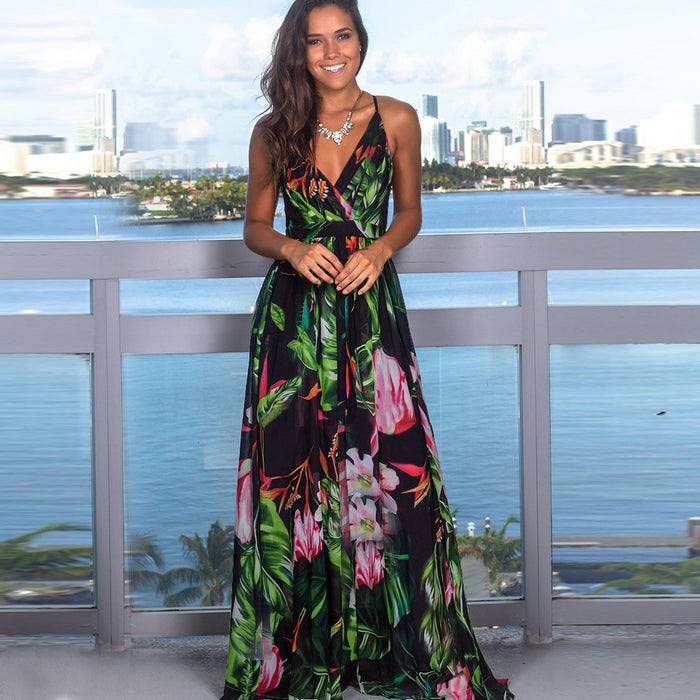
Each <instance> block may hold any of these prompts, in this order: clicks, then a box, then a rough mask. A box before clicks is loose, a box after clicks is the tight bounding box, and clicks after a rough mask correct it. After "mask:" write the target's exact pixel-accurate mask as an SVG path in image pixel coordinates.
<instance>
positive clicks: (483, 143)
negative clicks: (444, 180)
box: [464, 129, 489, 165]
mask: <svg viewBox="0 0 700 700" xmlns="http://www.w3.org/2000/svg"><path fill="white" fill-rule="evenodd" d="M488 160H489V139H488V136H487V135H486V134H485V133H484V132H483V131H482V130H481V129H472V130H471V131H467V132H466V133H465V134H464V164H465V165H469V164H470V163H488Z"/></svg>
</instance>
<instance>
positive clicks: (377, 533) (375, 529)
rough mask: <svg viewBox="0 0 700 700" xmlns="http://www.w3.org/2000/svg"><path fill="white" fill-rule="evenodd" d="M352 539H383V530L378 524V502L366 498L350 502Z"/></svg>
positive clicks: (363, 540)
mask: <svg viewBox="0 0 700 700" xmlns="http://www.w3.org/2000/svg"><path fill="white" fill-rule="evenodd" d="M349 519H350V539H352V540H353V541H360V542H365V541H367V540H381V539H383V538H382V531H381V529H380V527H379V525H378V524H377V504H376V503H375V502H374V501H370V500H366V499H357V500H356V501H353V502H352V503H351V504H350V508H349Z"/></svg>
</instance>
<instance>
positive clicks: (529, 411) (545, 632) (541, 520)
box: [520, 270, 552, 644]
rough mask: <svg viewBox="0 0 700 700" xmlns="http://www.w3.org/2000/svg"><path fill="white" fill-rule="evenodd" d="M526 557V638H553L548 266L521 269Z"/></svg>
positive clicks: (540, 641) (537, 641) (536, 641)
mask: <svg viewBox="0 0 700 700" xmlns="http://www.w3.org/2000/svg"><path fill="white" fill-rule="evenodd" d="M520 303H521V306H522V312H523V344H522V350H521V358H520V381H521V386H520V389H521V394H520V396H521V430H522V442H521V449H522V453H521V455H522V477H521V478H522V484H521V489H520V494H521V513H522V518H523V523H522V530H523V563H524V568H523V571H524V575H525V615H526V639H527V641H528V642H529V643H534V644H543V643H547V642H551V640H552V501H551V497H552V479H551V472H550V403H549V341H548V320H547V316H548V306H547V272H546V271H541V270H536V271H523V272H521V273H520Z"/></svg>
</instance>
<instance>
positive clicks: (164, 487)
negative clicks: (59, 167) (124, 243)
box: [0, 190, 700, 605]
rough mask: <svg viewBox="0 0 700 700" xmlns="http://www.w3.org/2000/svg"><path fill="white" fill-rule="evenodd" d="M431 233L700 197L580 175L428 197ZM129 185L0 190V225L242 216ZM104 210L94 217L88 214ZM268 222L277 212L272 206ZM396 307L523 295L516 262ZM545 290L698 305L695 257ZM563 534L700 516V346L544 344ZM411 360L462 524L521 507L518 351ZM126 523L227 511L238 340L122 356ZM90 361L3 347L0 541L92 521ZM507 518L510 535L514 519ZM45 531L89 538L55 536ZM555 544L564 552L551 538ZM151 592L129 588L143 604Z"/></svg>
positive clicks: (430, 285) (168, 289)
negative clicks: (140, 212)
mask: <svg viewBox="0 0 700 700" xmlns="http://www.w3.org/2000/svg"><path fill="white" fill-rule="evenodd" d="M423 204H424V228H423V233H424V234H428V235H429V234H431V233H450V232H489V231H521V230H523V207H525V212H526V216H527V222H528V230H530V231H568V230H591V231H593V230H696V231H700V197H671V196H655V197H626V196H623V195H612V194H611V195H601V194H595V193H591V192H578V191H570V190H564V191H547V192H545V191H536V192H499V193H492V192H486V193H449V194H435V195H425V196H424V201H423ZM128 213H130V205H129V203H128V202H125V201H123V200H77V201H66V200H25V201H0V241H1V240H90V239H93V238H95V237H96V232H97V230H99V237H100V238H101V239H111V240H117V239H149V240H168V239H185V238H196V239H206V238H240V237H241V235H242V223H241V222H225V223H211V224H201V223H200V224H178V225H172V224H170V225H168V224H163V225H153V226H141V227H127V226H123V225H122V217H124V216H125V215H127V214H128ZM96 220H97V224H96ZM276 225H277V228H278V229H281V228H282V226H283V222H282V220H281V219H278V220H277V221H276ZM259 284H260V280H187V281H159V282H149V281H124V282H122V289H121V292H122V309H123V311H124V312H125V313H187V312H198V313H206V312H209V313H226V312H239V311H249V310H250V308H251V306H252V304H253V303H254V299H255V296H256V294H257V289H258V287H259ZM402 285H403V288H404V293H405V296H406V300H407V304H408V306H409V308H418V307H426V308H431V307H432V308H436V307H440V306H460V305H466V306H502V305H516V304H517V303H518V291H517V275H516V274H515V273H508V272H504V273H478V274H477V273H471V274H450V275H405V276H402ZM88 293H89V286H88V283H87V282H85V281H60V282H51V281H7V280H5V281H0V314H21V313H46V314H52V313H88V312H89V298H88ZM549 294H550V301H551V302H552V303H564V304H571V303H573V304H575V303H592V304H607V303H621V304H630V303H631V304H635V303H637V304H640V303H669V304H670V303H673V304H689V303H693V304H699V303H700V275H699V274H698V273H697V272H696V271H674V270H672V271H641V272H638V271H635V272H622V271H612V272H605V273H598V272H553V273H551V274H550V289H549ZM551 362H552V369H551V372H552V376H551V383H552V478H553V532H554V535H555V538H556V537H571V536H585V537H594V536H601V535H606V534H607V535H637V536H643V535H668V536H679V535H683V534H685V531H686V521H687V518H689V517H693V516H700V469H698V467H697V460H698V454H700V449H699V448H700V428H698V426H700V346H694V345H683V346H673V345H623V346H592V345H591V346H567V347H563V346H554V347H553V348H552V354H551ZM419 363H420V367H421V373H422V376H423V382H424V386H425V391H426V395H427V402H428V408H429V411H430V415H431V420H432V422H433V424H434V427H435V431H436V437H437V441H438V447H439V450H440V454H441V461H442V466H443V471H444V473H445V480H446V484H447V490H448V497H449V500H450V504H451V507H452V508H453V510H455V511H456V519H457V523H458V527H459V530H460V531H462V532H464V531H466V529H467V526H468V523H470V522H472V523H474V524H475V527H476V531H477V533H479V532H482V531H483V523H484V518H485V517H487V516H488V517H490V519H491V522H492V524H493V525H494V526H495V527H496V528H500V527H501V525H502V524H503V523H504V522H505V520H506V518H507V517H508V516H509V515H511V514H512V515H515V516H519V515H520V488H519V434H518V421H519V405H518V404H519V396H518V372H519V368H518V352H517V349H516V348H514V347H476V348H421V349H419ZM123 368H124V387H123V389H124V457H125V488H126V521H127V522H126V530H127V538H129V537H131V536H132V535H134V534H137V533H150V534H153V535H155V537H156V538H157V541H158V544H159V545H160V546H161V548H162V550H163V553H164V556H165V560H166V568H171V567H174V566H179V565H183V564H185V559H184V558H183V554H182V545H181V542H180V540H179V537H180V535H181V534H186V535H188V536H192V535H193V534H194V533H195V532H197V533H199V534H200V535H201V536H202V537H205V536H206V533H207V531H208V529H209V526H210V525H211V523H212V522H214V521H215V520H217V519H218V520H220V522H221V523H222V524H224V525H228V524H233V522H234V517H235V487H236V484H235V482H236V467H237V450H238V434H237V433H238V429H239V426H240V417H241V412H242V408H243V406H242V401H243V390H244V386H245V375H246V369H247V358H246V356H245V355H244V354H238V353H234V354H217V355H191V356H189V355H163V356H125V357H124V365H123ZM90 395H91V388H90V358H89V357H87V356H68V355H41V356H39V355H32V356H28V355H24V356H23V355H4V356H0V493H2V496H1V497H0V499H1V501H2V507H0V540H1V539H5V538H8V537H12V536H16V535H18V534H20V533H23V532H26V531H29V530H32V529H35V528H38V527H42V526H44V525H48V524H50V523H56V522H74V523H79V524H82V525H84V526H86V527H90V525H91V521H92V506H91V483H92V477H91V416H90V401H91V396H90ZM517 531H518V528H517V525H513V526H511V527H510V529H509V531H508V532H509V534H517ZM40 542H42V543H49V544H54V543H65V544H73V543H89V542H90V534H89V532H75V533H71V532H61V533H54V534H53V535H50V536H46V537H44V538H42V539H41V540H40ZM565 554H566V557H565V558H566V559H567V560H571V559H577V558H578V559H579V560H583V561H593V560H595V561H601V560H613V561H619V560H628V561H654V560H659V559H660V560H664V561H668V560H670V559H672V558H674V557H676V558H678V557H682V556H684V552H683V550H676V551H671V550H644V549H635V550H625V551H624V552H620V551H618V550H584V551H576V550H566V552H565ZM557 556H560V557H562V556H564V552H561V553H558V554H557ZM159 600H160V599H159V598H157V597H155V596H154V595H153V594H152V593H140V594H138V595H137V597H136V598H135V600H134V602H135V604H137V605H155V604H157V603H158V602H159Z"/></svg>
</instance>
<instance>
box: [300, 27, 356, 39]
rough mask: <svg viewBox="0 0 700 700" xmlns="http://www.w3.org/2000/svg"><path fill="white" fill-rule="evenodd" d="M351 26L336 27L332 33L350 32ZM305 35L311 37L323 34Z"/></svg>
mask: <svg viewBox="0 0 700 700" xmlns="http://www.w3.org/2000/svg"><path fill="white" fill-rule="evenodd" d="M351 31H352V27H343V28H342V29H336V30H335V31H334V32H333V34H340V33H341V32H351ZM306 36H307V37H312V36H323V35H322V34H307V35H306Z"/></svg>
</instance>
